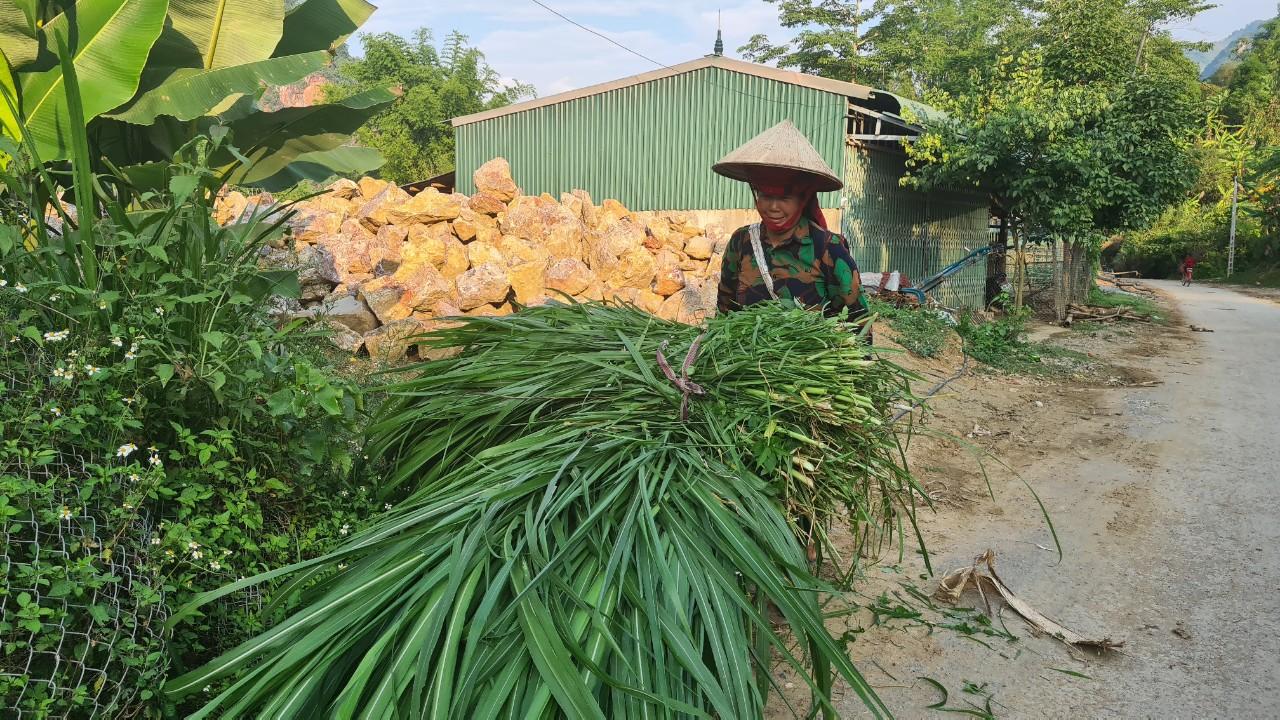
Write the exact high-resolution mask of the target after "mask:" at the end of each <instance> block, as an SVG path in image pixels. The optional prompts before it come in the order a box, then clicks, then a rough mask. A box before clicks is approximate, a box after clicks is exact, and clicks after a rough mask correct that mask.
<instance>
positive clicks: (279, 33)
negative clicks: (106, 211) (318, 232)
mask: <svg viewBox="0 0 1280 720" xmlns="http://www.w3.org/2000/svg"><path fill="white" fill-rule="evenodd" d="M373 10H374V6H373V5H371V4H369V3H368V2H366V1H365V0H304V2H302V3H299V4H297V5H296V6H294V7H293V8H291V9H288V10H286V9H285V2H284V0H7V2H5V3H3V4H0V53H2V54H3V58H0V60H2V61H3V62H0V93H3V94H4V95H5V96H6V97H9V98H10V100H9V101H8V102H3V103H0V130H2V131H3V132H4V133H5V134H6V135H8V136H10V137H11V138H13V139H14V140H17V139H18V138H17V136H16V133H17V132H19V131H18V128H19V127H23V128H25V129H26V130H25V132H26V133H27V134H28V135H30V137H31V139H32V140H33V141H34V147H35V148H36V150H37V151H38V153H39V156H40V157H41V159H43V160H45V161H58V160H65V159H67V158H68V157H70V154H71V146H70V140H69V138H70V135H69V133H68V128H69V123H68V118H67V108H66V105H65V99H64V98H65V94H64V93H63V92H62V91H61V86H62V83H63V73H62V70H61V64H60V62H59V58H58V57H57V53H56V51H55V48H56V45H55V44H54V41H53V37H54V35H55V34H61V35H62V36H63V37H65V38H67V47H68V49H67V52H68V53H69V55H70V59H71V61H72V63H73V64H74V67H75V71H76V74H77V76H78V77H79V78H80V82H81V88H82V90H83V92H84V99H83V105H84V108H83V110H84V114H85V118H86V120H87V122H88V131H89V137H90V141H91V150H92V153H93V156H94V157H95V158H97V159H99V160H106V161H109V162H110V163H111V164H112V165H114V166H117V167H121V168H124V170H125V172H126V173H127V174H129V176H130V177H145V176H146V171H145V167H146V164H149V163H164V162H168V161H169V160H171V159H172V156H173V153H174V152H175V151H176V150H177V148H180V147H182V146H184V145H185V144H186V143H187V142H188V141H189V140H190V139H191V138H192V137H194V136H196V135H199V134H202V133H207V132H208V131H209V130H210V129H211V128H212V127H214V126H219V125H221V126H229V127H230V129H231V130H232V131H233V137H235V138H237V142H238V144H239V145H240V146H241V150H242V151H243V156H244V157H234V156H232V155H231V154H229V153H230V150H228V154H227V155H225V156H224V157H222V158H221V159H220V160H221V162H222V163H223V164H224V165H225V166H226V167H228V168H231V167H236V168H237V169H236V171H235V175H234V177H232V181H233V182H236V183H238V184H242V185H250V186H255V185H256V186H272V187H280V186H284V185H288V184H292V183H293V182H297V180H299V179H303V178H310V179H315V178H323V177H327V176H328V175H331V174H334V173H339V172H340V173H365V172H369V171H372V170H374V169H376V168H377V167H379V166H380V165H381V164H382V157H381V156H380V155H379V154H378V153H376V152H375V151H372V150H368V149H364V148H354V147H350V146H349V143H350V137H351V133H353V132H354V131H355V130H356V129H357V128H358V127H360V125H362V124H363V123H364V122H365V121H366V120H368V119H369V118H370V117H372V116H373V115H374V114H376V113H377V112H378V111H380V110H381V109H382V108H383V107H384V106H385V105H386V104H387V103H389V102H391V101H392V100H393V99H394V98H395V96H394V94H392V93H391V92H390V91H389V90H375V91H370V92H367V93H363V94H362V95H360V96H357V97H353V98H347V99H345V100H343V101H341V102H337V103H332V104H327V105H319V106H312V107H306V108H285V109H283V110H277V111H275V112H267V111H264V110H263V109H262V108H260V107H259V106H258V104H257V101H258V99H259V98H260V97H261V94H262V92H263V90H264V89H265V88H266V87H268V86H281V85H288V84H290V83H293V82H296V81H298V80H301V79H302V78H305V77H307V76H308V75H311V74H312V73H315V72H317V71H320V70H322V69H324V68H325V67H327V66H329V65H330V64H331V63H332V61H333V57H334V55H335V53H336V51H337V49H338V47H339V46H340V45H341V44H342V43H343V42H345V41H346V39H347V38H348V37H349V36H350V35H351V34H352V33H353V32H355V31H356V29H358V28H359V27H360V25H361V24H363V23H364V21H365V20H367V19H368V18H369V16H370V14H372V12H373ZM247 143H248V146H246V144H247ZM246 158H247V159H248V161H249V162H247V163H246V162H244V160H245V159H246ZM131 168H132V170H131Z"/></svg>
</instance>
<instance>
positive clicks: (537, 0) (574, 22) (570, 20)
mask: <svg viewBox="0 0 1280 720" xmlns="http://www.w3.org/2000/svg"><path fill="white" fill-rule="evenodd" d="M530 2H532V3H533V4H534V5H537V6H538V7H540V8H542V9H543V10H546V11H547V12H549V13H551V14H552V15H555V16H556V17H558V18H560V19H561V20H564V21H565V22H567V23H569V24H570V25H573V26H574V27H577V28H580V29H582V30H586V31H587V32H589V33H591V34H592V35H595V36H596V37H598V38H601V39H602V40H605V41H607V42H609V43H610V44H612V45H616V46H618V47H620V48H622V49H623V50H625V51H627V52H629V53H631V54H632V55H635V56H636V57H638V58H640V59H642V60H645V61H647V62H651V63H653V64H654V65H657V66H658V67H660V68H664V69H666V70H672V71H674V70H675V68H673V67H671V66H670V65H668V64H666V63H664V62H659V61H657V60H654V59H653V58H651V57H649V56H648V55H645V54H644V53H642V52H639V51H637V50H632V49H631V48H629V47H627V46H626V45H623V44H622V43H620V42H618V41H617V40H614V39H613V38H611V37H609V36H608V35H605V34H604V33H601V32H598V31H596V30H592V29H591V28H589V27H587V26H586V25H583V24H582V23H580V22H578V21H577V20H574V19H573V18H570V17H568V16H567V15H565V14H563V13H561V12H559V11H557V10H555V9H554V8H552V7H550V6H548V5H547V4H546V3H544V2H541V0H530ZM698 77H699V79H701V80H703V81H704V82H708V83H711V84H712V85H716V86H718V87H721V88H723V89H725V90H728V91H730V92H735V93H738V94H739V95H743V96H745V97H749V98H754V99H756V100H760V101H763V102H770V103H777V104H779V105H789V106H799V107H825V106H823V105H820V104H817V103H806V102H789V101H786V100H776V99H774V98H767V97H762V96H760V95H756V94H755V93H749V92H746V91H743V90H739V89H737V88H731V87H729V86H727V85H723V84H721V83H718V82H716V81H715V80H713V79H711V78H709V77H707V76H705V75H699V76H698Z"/></svg>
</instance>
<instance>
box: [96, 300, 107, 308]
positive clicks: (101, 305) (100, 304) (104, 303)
mask: <svg viewBox="0 0 1280 720" xmlns="http://www.w3.org/2000/svg"><path fill="white" fill-rule="evenodd" d="M98 309H99V310H106V309H107V301H106V300H99V301H98Z"/></svg>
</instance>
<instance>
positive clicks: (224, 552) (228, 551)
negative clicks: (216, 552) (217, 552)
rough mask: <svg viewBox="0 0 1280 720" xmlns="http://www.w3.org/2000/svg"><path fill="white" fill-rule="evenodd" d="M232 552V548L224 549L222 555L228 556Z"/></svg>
mask: <svg viewBox="0 0 1280 720" xmlns="http://www.w3.org/2000/svg"><path fill="white" fill-rule="evenodd" d="M230 554H231V551H230V550H223V551H222V557H226V556H228V555H230Z"/></svg>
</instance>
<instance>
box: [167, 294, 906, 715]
mask: <svg viewBox="0 0 1280 720" xmlns="http://www.w3.org/2000/svg"><path fill="white" fill-rule="evenodd" d="M430 342H431V343H433V344H435V345H436V346H438V347H461V348H463V351H462V352H461V353H460V354H458V355H456V356H455V357H451V358H448V359H444V360H437V361H433V362H428V363H422V364H420V365H417V366H414V367H412V368H409V370H408V374H407V376H406V379H404V380H403V381H402V382H399V383H396V384H394V385H391V386H389V387H388V388H387V389H388V391H389V392H390V394H391V396H392V400H391V401H389V402H388V403H387V405H386V406H385V407H384V409H383V411H382V412H381V414H380V415H379V417H378V418H376V420H375V422H374V424H373V426H372V428H371V431H370V434H371V440H370V445H369V455H370V456H371V457H375V458H383V459H385V460H387V461H389V463H390V467H391V471H390V473H389V475H388V476H387V477H386V478H385V482H384V484H383V487H382V492H383V493H384V494H385V495H386V496H387V497H388V498H389V499H391V500H394V501H396V502H395V506H394V508H393V509H392V510H390V511H388V512H387V513H385V515H384V516H383V517H382V518H381V519H379V520H378V521H377V522H376V523H374V524H373V525H372V526H371V527H369V528H367V529H366V530H364V531H363V532H362V533H360V534H359V535H357V536H355V537H353V539H352V540H351V542H350V543H348V544H347V545H346V546H345V547H343V548H341V549H340V550H338V551H337V552H334V553H332V554H330V555H328V556H326V557H323V558H319V559H316V560H312V561H308V562H302V563H298V564H296V565H294V566H291V567H287V568H281V569H279V570H276V571H273V572H270V573H265V574H263V575H261V576H258V577H256V578H249V579H248V580H245V581H243V582H241V583H237V584H236V585H232V586H229V587H228V588H224V589H223V590H220V591H218V592H219V593H225V592H231V591H234V590H235V589H236V588H238V587H243V586H245V585H247V584H251V583H256V582H262V581H265V580H269V579H272V578H276V577H281V576H283V575H292V579H291V580H290V582H289V583H288V584H287V585H286V586H285V587H284V588H283V589H281V590H280V591H279V592H278V593H277V603H293V604H294V607H293V609H292V611H291V613H290V614H289V616H288V617H287V618H286V619H285V620H283V621H282V622H280V623H279V624H277V625H275V626H274V627H272V628H271V629H270V630H268V631H267V632H265V633H263V634H262V635H261V636H260V637H258V638H256V639H254V640H252V641H250V642H248V643H245V644H244V645H243V646H241V647H239V648H237V649H235V650H233V651H231V652H229V653H227V654H225V655H223V656H222V657H220V658H218V659H216V660H215V661H213V662H211V663H209V664H208V665H206V666H205V667H203V668H199V669H197V670H195V671H192V672H190V673H187V674H186V675H184V676H182V677H179V678H176V679H174V680H172V681H171V682H170V683H169V685H168V687H167V690H168V691H169V692H170V693H171V694H173V695H178V696H181V695H186V694H189V693H191V692H193V691H196V690H198V689H200V688H201V687H203V686H205V685H206V684H208V683H210V682H213V681H216V680H219V679H221V678H227V677H233V678H234V681H233V682H231V683H230V684H229V685H228V686H227V687H226V689H225V690H224V691H223V692H222V693H221V694H219V695H217V696H216V697H214V698H213V699H212V700H211V701H210V702H209V704H208V705H207V706H206V707H205V708H204V709H203V710H202V711H201V712H200V713H198V714H197V715H196V716H195V717H207V716H214V715H216V716H244V715H255V716H262V717H268V716H269V717H317V716H328V715H334V714H337V715H339V716H343V717H369V718H384V717H406V718H407V717H424V718H450V717H464V716H465V717H469V718H498V717H504V718H505V717H517V716H518V717H525V718H529V717H538V718H541V717H559V716H568V717H575V718H605V717H608V718H631V717H650V716H653V715H654V714H655V713H656V714H657V715H661V716H664V717H668V716H672V715H675V716H681V717H724V718H728V717H733V718H752V717H760V716H761V714H762V712H763V707H764V701H765V696H766V695H767V693H768V691H769V689H770V683H771V682H772V681H771V674H770V672H769V669H770V667H771V665H772V663H773V662H774V661H775V659H780V661H781V662H784V663H787V664H789V665H791V666H792V667H793V668H794V669H795V670H796V671H797V672H798V673H799V675H800V676H801V677H802V678H803V679H804V681H805V682H807V683H808V684H809V686H810V687H811V689H812V691H813V694H814V697H815V703H816V706H818V707H822V708H824V710H825V711H826V712H828V713H832V714H834V708H833V706H832V704H831V687H832V678H833V672H834V673H836V674H838V675H839V676H841V677H842V678H843V679H844V680H845V681H846V682H847V683H848V684H849V685H850V687H851V688H852V689H853V691H854V692H855V693H857V694H858V696H859V697H860V698H861V699H862V700H863V702H864V703H865V704H866V706H867V707H868V708H870V709H871V710H872V711H873V714H875V715H877V716H885V715H887V714H888V712H887V710H886V709H885V708H884V706H883V704H882V703H881V702H880V700H879V699H878V698H877V697H876V695H875V692H874V691H873V690H872V689H871V687H870V686H869V685H868V684H867V683H866V681H865V680H863V678H862V677H861V675H860V674H859V673H858V671H857V669H856V668H855V667H854V666H853V664H852V663H851V662H850V660H849V658H848V655H847V653H846V651H845V649H844V647H843V646H842V645H841V644H840V643H839V642H837V641H836V640H834V639H833V638H832V637H831V636H830V635H829V634H828V632H827V630H826V628H825V627H824V624H823V615H822V613H821V611H820V608H819V595H820V593H821V592H823V591H826V590H830V589H832V588H831V586H830V585H828V584H826V583H824V582H822V581H821V580H819V579H818V578H817V577H815V576H814V575H813V573H812V572H811V570H810V569H809V567H808V564H807V563H806V559H805V553H804V545H803V544H802V542H797V531H798V529H799V528H800V527H803V526H807V525H808V524H809V523H802V522H800V520H801V518H815V519H816V520H817V522H816V523H813V527H814V529H815V531H816V532H817V533H818V535H819V541H820V542H822V543H824V544H825V539H824V537H825V536H824V535H823V527H824V526H825V525H826V524H827V522H828V521H829V520H831V519H832V518H833V517H835V516H837V515H839V516H845V517H848V518H849V519H850V520H851V521H852V523H851V524H852V525H853V527H854V528H855V532H856V533H857V535H858V542H857V543H855V545H856V546H857V547H858V548H859V549H860V550H864V549H865V550H868V551H869V550H870V549H871V548H872V547H873V546H877V545H878V544H879V543H881V542H883V541H884V539H885V538H886V537H891V536H895V535H896V536H897V537H898V538H899V540H901V539H902V536H903V535H905V534H906V530H905V529H906V528H907V527H908V526H912V527H913V526H914V508H915V503H916V501H917V499H918V498H920V497H922V494H921V493H919V488H918V486H917V485H916V484H915V482H914V480H913V479H912V478H911V476H910V475H909V474H908V473H907V471H906V470H905V468H904V467H903V465H902V454H901V450H900V448H899V447H898V445H897V441H896V439H895V437H894V435H893V433H892V432H891V431H889V430H888V429H887V428H886V427H885V426H884V425H885V423H886V420H885V418H886V416H887V408H888V407H889V405H890V404H891V403H893V402H898V401H901V400H902V398H903V397H904V396H906V395H907V394H908V392H909V391H908V389H907V382H908V380H909V377H908V375H907V374H906V373H905V371H903V370H901V369H900V368H898V367H897V366H895V365H893V364H891V363H888V362H886V361H882V360H874V361H873V360H867V359H865V358H864V356H865V355H866V353H867V348H866V346H865V344H863V342H862V340H861V339H860V338H859V337H858V336H857V335H856V334H855V333H853V332H851V331H850V327H849V326H848V325H845V324H842V323H840V322H838V321H836V320H832V319H827V318H823V317H822V316H821V315H820V314H818V313H811V312H806V311H803V310H797V309H788V308H786V307H784V306H782V305H780V304H771V305H764V306H757V307H753V308H750V309H748V310H745V311H742V312H738V313H733V314H729V315H725V316H721V317H717V318H715V319H713V320H711V321H709V322H708V324H707V325H706V327H705V328H695V327H689V326H685V325H681V324H677V323H671V322H666V321H662V320H659V319H656V318H654V317H652V316H649V315H647V314H645V313H643V312H640V311H638V310H635V309H633V308H628V307H609V306H602V305H574V306H549V307H541V308H530V309H527V310H524V311H522V312H520V313H517V314H515V315H513V316H509V317H503V318H474V319H467V320H464V321H463V322H462V323H461V324H460V325H459V326H457V327H454V328H450V329H445V330H441V331H439V332H438V335H437V336H435V337H433V338H432V339H431V340H430ZM856 557H857V555H856V554H855V555H854V558H852V559H849V560H847V561H843V562H840V561H838V564H840V565H842V566H843V567H844V568H845V569H846V570H847V568H848V567H849V566H850V565H852V563H853V562H855V561H856ZM844 577H847V575H845V576H844ZM844 577H842V578H841V579H844ZM216 595H217V593H214V594H210V596H209V597H207V598H204V599H203V600H204V601H207V600H210V599H212V598H213V597H215V596H216ZM771 604H772V606H773V607H776V609H777V611H778V613H779V614H780V615H781V617H782V618H783V619H785V621H786V624H787V625H788V626H789V633H790V634H789V635H788V634H787V631H786V630H784V629H782V628H779V627H776V626H775V624H774V623H773V622H771V619H770V615H771V611H770V605H771Z"/></svg>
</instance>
